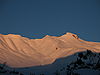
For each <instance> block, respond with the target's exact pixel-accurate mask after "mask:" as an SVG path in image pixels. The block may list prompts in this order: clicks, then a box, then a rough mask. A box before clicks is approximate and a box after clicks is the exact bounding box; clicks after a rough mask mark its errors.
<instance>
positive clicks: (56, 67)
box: [0, 33, 100, 75]
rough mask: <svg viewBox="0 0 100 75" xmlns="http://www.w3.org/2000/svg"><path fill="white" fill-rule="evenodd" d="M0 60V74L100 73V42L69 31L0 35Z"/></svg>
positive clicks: (86, 74) (72, 74) (77, 74)
mask: <svg viewBox="0 0 100 75" xmlns="http://www.w3.org/2000/svg"><path fill="white" fill-rule="evenodd" d="M0 63H1V64H3V65H0V75H89V74H90V75H100V43H99V42H89V41H85V40H82V39H80V38H79V37H78V36H77V35H75V34H73V33H66V34H64V35H62V36H59V37H56V36H49V35H46V36H45V37H43V38H42V39H29V38H25V37H22V36H20V35H14V34H8V35H2V34H0ZM5 64H6V65H8V66H9V67H7V66H5ZM10 67H12V68H10ZM13 68H14V69H13ZM34 73H35V74H34Z"/></svg>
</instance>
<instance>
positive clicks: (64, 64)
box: [0, 50, 100, 75]
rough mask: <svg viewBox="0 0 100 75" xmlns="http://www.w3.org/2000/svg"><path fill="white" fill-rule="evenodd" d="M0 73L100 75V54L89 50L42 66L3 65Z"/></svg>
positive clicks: (22, 74)
mask: <svg viewBox="0 0 100 75" xmlns="http://www.w3.org/2000/svg"><path fill="white" fill-rule="evenodd" d="M0 73H1V74H4V75H6V74H7V75H12V74H13V75H14V74H15V75H20V74H21V75H89V74H90V75H100V53H96V52H93V51H91V50H86V51H81V52H76V53H74V54H72V55H70V56H66V57H63V58H58V59H56V60H55V61H54V62H53V63H52V64H48V65H43V66H33V67H24V68H8V67H7V66H5V64H3V65H1V66H0ZM17 73H18V74H17ZM1 74H0V75H1Z"/></svg>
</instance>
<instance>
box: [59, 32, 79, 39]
mask: <svg viewBox="0 0 100 75" xmlns="http://www.w3.org/2000/svg"><path fill="white" fill-rule="evenodd" d="M61 37H63V38H65V37H67V38H76V39H78V36H77V35H76V34H73V33H70V32H67V33H66V34H64V35H62V36H61Z"/></svg>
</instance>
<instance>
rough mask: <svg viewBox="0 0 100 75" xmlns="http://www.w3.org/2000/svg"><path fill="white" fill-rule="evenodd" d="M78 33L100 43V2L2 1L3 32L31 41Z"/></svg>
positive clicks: (70, 0)
mask: <svg viewBox="0 0 100 75" xmlns="http://www.w3.org/2000/svg"><path fill="white" fill-rule="evenodd" d="M65 32H72V33H76V34H78V35H79V36H80V38H82V39H85V40H88V41H98V42H100V0H0V33H1V34H9V33H13V34H20V35H22V36H25V37H29V38H34V37H35V38H42V37H43V36H45V35H47V34H49V35H55V36H59V35H62V34H63V33H65Z"/></svg>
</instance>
